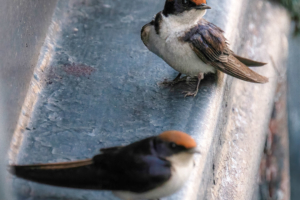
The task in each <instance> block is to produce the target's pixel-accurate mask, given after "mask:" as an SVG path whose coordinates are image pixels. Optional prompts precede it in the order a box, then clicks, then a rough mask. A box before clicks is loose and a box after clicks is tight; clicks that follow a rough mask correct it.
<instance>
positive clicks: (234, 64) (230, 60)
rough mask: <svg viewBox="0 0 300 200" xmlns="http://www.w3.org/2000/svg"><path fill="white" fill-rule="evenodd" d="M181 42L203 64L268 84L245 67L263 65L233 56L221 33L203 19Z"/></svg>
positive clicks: (243, 78)
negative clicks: (184, 42) (187, 43)
mask: <svg viewBox="0 0 300 200" xmlns="http://www.w3.org/2000/svg"><path fill="white" fill-rule="evenodd" d="M183 40H184V41H186V42H189V43H190V45H191V48H192V49H193V50H194V52H195V53H196V54H197V56H198V57H199V58H200V59H201V60H202V61H203V62H204V63H206V64H208V65H211V66H213V67H215V68H216V69H218V70H220V71H222V72H224V73H226V74H229V75H231V76H234V77H236V78H239V79H242V80H244V81H248V82H253V83H266V82H268V78H266V77H264V76H261V75H259V74H258V73H256V72H254V71H252V70H251V69H249V68H248V67H247V66H246V65H253V66H261V65H264V64H265V63H261V62H256V61H252V60H250V59H247V58H243V57H240V56H236V55H234V54H233V52H232V51H231V50H230V49H229V48H228V44H227V42H226V38H225V37H224V35H223V31H222V30H221V29H220V28H219V27H217V26H215V25H214V24H212V23H210V22H208V21H206V20H204V19H202V20H201V21H200V22H199V24H198V26H196V27H195V28H193V29H192V30H191V31H190V32H189V33H187V34H186V36H185V37H184V38H183Z"/></svg>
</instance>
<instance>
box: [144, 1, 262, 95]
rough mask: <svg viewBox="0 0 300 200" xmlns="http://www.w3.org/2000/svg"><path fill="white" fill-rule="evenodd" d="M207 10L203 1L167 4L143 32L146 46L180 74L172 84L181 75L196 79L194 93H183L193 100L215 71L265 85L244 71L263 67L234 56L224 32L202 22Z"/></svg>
mask: <svg viewBox="0 0 300 200" xmlns="http://www.w3.org/2000/svg"><path fill="white" fill-rule="evenodd" d="M207 9H210V7H209V6H208V5H206V0H166V3H165V7H164V10H163V11H161V12H159V13H157V14H156V16H155V18H154V19H153V20H152V21H151V22H150V23H148V24H146V25H145V26H143V28H142V31H141V38H142V41H143V42H144V44H145V46H146V47H147V48H148V49H149V50H150V51H152V52H153V53H154V54H156V55H158V56H159V57H161V58H162V59H163V60H164V61H165V62H166V63H168V64H169V65H170V66H171V67H172V68H174V69H175V70H176V71H178V72H179V75H178V76H177V77H176V78H175V79H174V80H173V83H176V82H178V81H179V80H180V76H181V73H182V74H186V75H187V76H190V77H198V83H197V88H196V90H195V91H194V92H186V96H196V95H197V92H198V88H199V84H200V81H201V80H202V79H203V78H204V74H207V73H216V71H217V70H220V71H222V72H224V73H226V74H229V75H231V76H234V77H236V78H239V79H242V80H244V81H249V82H253V83H266V82H268V78H266V77H264V76H261V75H259V74H257V73H256V72H254V71H252V70H251V69H249V68H248V67H247V66H262V65H265V64H266V63H262V62H257V61H253V60H250V59H247V58H243V57H240V56H237V55H235V54H234V53H233V52H232V51H231V50H230V49H229V47H228V43H227V41H226V38H225V37H224V35H223V31H222V30H221V29H220V28H219V27H217V26H216V25H214V24H212V23H210V22H208V21H206V20H205V19H203V18H202V17H203V16H204V15H205V14H206V10H207Z"/></svg>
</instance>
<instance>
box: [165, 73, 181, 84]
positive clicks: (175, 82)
mask: <svg viewBox="0 0 300 200" xmlns="http://www.w3.org/2000/svg"><path fill="white" fill-rule="evenodd" d="M180 76H181V73H179V74H178V75H177V76H176V78H175V79H174V80H173V81H164V82H163V84H164V85H169V86H172V85H176V84H177V83H180V82H182V81H186V79H187V76H185V77H182V78H180Z"/></svg>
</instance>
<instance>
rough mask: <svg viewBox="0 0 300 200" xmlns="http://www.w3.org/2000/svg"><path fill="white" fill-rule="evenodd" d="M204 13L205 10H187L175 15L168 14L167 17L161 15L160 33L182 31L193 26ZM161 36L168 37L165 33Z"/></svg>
mask: <svg viewBox="0 0 300 200" xmlns="http://www.w3.org/2000/svg"><path fill="white" fill-rule="evenodd" d="M205 14H206V10H196V9H193V10H189V11H184V12H183V13H180V14H177V15H168V17H166V16H164V15H162V17H163V21H162V26H161V29H162V31H161V32H162V34H163V35H164V34H166V33H174V32H182V31H186V30H187V29H189V28H191V27H194V26H195V25H196V24H197V23H198V22H199V20H200V19H201V18H202V17H203V16H204V15H205ZM163 35H162V37H163V38H165V37H168V36H167V35H165V36H163Z"/></svg>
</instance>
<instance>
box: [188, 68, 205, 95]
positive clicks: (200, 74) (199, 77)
mask: <svg viewBox="0 0 300 200" xmlns="http://www.w3.org/2000/svg"><path fill="white" fill-rule="evenodd" d="M203 78H204V74H203V73H199V74H198V82H197V87H196V90H195V91H194V92H190V91H185V92H183V94H185V95H184V97H187V96H194V97H195V96H197V94H198V90H199V85H200V82H201V80H202V79H203Z"/></svg>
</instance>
